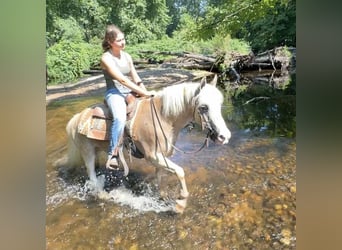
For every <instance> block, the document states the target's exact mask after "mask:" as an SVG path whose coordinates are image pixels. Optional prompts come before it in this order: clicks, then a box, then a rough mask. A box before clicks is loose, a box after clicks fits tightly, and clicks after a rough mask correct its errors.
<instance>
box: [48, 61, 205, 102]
mask: <svg viewBox="0 0 342 250" xmlns="http://www.w3.org/2000/svg"><path fill="white" fill-rule="evenodd" d="M137 71H138V74H139V76H140V77H141V79H142V80H143V82H144V84H145V86H146V87H147V88H148V89H159V88H163V87H166V86H168V85H172V84H177V83H181V82H186V81H197V80H199V79H200V78H202V77H203V76H206V75H208V74H210V73H209V72H207V71H192V70H191V71H190V70H184V69H175V68H171V69H170V68H162V67H161V68H152V69H151V68H149V69H143V70H137ZM105 88H106V83H105V80H104V78H103V76H102V74H101V75H95V76H89V77H85V78H83V79H81V80H79V81H78V82H76V83H64V84H59V85H52V86H47V90H46V105H48V104H49V103H51V102H53V101H58V100H65V99H71V98H77V97H81V96H92V95H97V94H100V93H104V92H105Z"/></svg>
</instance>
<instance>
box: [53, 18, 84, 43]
mask: <svg viewBox="0 0 342 250" xmlns="http://www.w3.org/2000/svg"><path fill="white" fill-rule="evenodd" d="M54 26H55V28H54V30H53V32H51V33H48V36H47V38H48V41H47V42H48V44H54V43H56V42H59V41H61V40H67V41H72V42H82V41H83V39H84V32H83V30H82V28H81V27H80V26H79V25H78V23H77V21H76V20H75V19H74V18H73V17H68V18H67V19H63V18H59V17H57V18H56V20H55V22H54Z"/></svg>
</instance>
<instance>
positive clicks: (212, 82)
mask: <svg viewBox="0 0 342 250" xmlns="http://www.w3.org/2000/svg"><path fill="white" fill-rule="evenodd" d="M216 83H217V75H216V74H215V75H214V78H213V80H211V82H210V83H209V84H210V85H213V86H214V87H215V86H216Z"/></svg>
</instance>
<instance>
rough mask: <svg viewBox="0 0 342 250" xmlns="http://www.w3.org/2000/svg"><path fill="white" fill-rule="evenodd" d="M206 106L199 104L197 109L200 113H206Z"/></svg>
mask: <svg viewBox="0 0 342 250" xmlns="http://www.w3.org/2000/svg"><path fill="white" fill-rule="evenodd" d="M208 109H209V108H208V106H207V105H201V106H199V107H198V110H199V112H200V113H207V112H208Z"/></svg>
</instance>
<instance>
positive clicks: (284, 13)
mask: <svg viewBox="0 0 342 250" xmlns="http://www.w3.org/2000/svg"><path fill="white" fill-rule="evenodd" d="M109 23H114V24H116V25H118V26H119V27H120V28H121V29H122V31H123V32H125V35H126V40H127V45H128V46H127V49H128V50H129V51H130V53H131V54H132V56H133V58H135V59H138V58H146V57H148V58H150V59H152V60H154V61H160V60H165V59H167V58H168V56H162V55H146V54H143V53H140V52H139V50H150V51H172V52H180V51H188V52H193V53H200V54H204V55H216V54H218V53H220V54H226V55H228V54H229V53H230V52H232V51H235V52H239V53H241V54H246V53H248V52H249V51H250V50H251V49H252V50H253V51H254V52H258V51H260V50H266V49H270V48H273V47H275V46H280V45H287V46H295V43H296V24H295V23H296V3H295V0H258V1H255V0H244V1H240V0H230V1H225V0H191V1H186V0H153V1H150V0H120V1H118V0H77V1H75V0H47V1H46V46H47V50H48V52H47V64H48V68H49V69H48V71H49V74H50V75H49V76H50V79H51V80H52V81H56V82H58V81H61V82H63V81H66V80H67V81H69V80H70V79H73V78H75V77H76V76H80V75H81V73H80V71H81V70H84V69H87V68H89V67H88V65H90V66H92V65H98V61H99V58H100V55H101V42H102V38H103V35H104V29H105V27H106V25H107V24H109ZM170 37H172V38H170ZM67 44H69V45H67ZM85 48H87V49H85ZM85 50H88V51H87V52H85ZM76 55H77V56H76ZM58 57H61V58H58ZM75 58H77V60H76V61H74V60H75ZM67 60H71V61H67ZM225 60H229V58H225ZM86 61H87V62H86ZM81 65H83V66H84V68H82V69H80V67H81ZM74 66H75V67H76V68H74V69H71V68H70V67H74ZM83 66H82V67H83ZM56 67H60V68H56Z"/></svg>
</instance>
